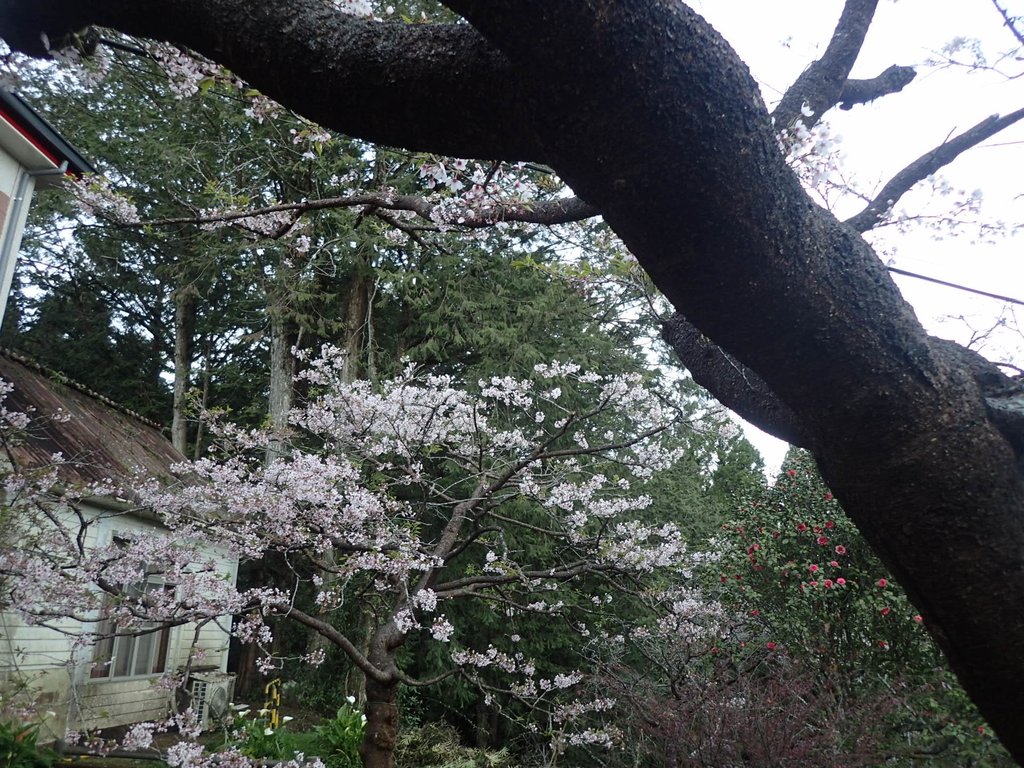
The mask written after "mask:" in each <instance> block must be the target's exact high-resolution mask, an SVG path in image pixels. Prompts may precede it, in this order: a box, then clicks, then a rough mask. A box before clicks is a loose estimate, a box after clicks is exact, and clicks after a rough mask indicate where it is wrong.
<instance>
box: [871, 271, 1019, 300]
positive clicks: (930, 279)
mask: <svg viewBox="0 0 1024 768" xmlns="http://www.w3.org/2000/svg"><path fill="white" fill-rule="evenodd" d="M886 269H888V270H889V271H890V272H894V273H896V274H897V275H905V276H906V277H913V278H916V279H918V280H926V281H928V282H929V283H936V284H937V285H944V286H946V287H947V288H954V289H956V290H958V291H966V292H967V293H976V294H977V295H979V296H987V297H988V298H990V299H997V300H998V301H1005V302H1006V303H1008V304H1019V305H1021V306H1024V300H1021V299H1015V298H1013V297H1011V296H1002V295H1000V294H998V293H989V292H988V291H980V290H978V289H977V288H968V287H967V286H966V285H958V284H957V283H950V282H947V281H945V280H939V279H938V278H937V277H928V275H919V274H917V273H916V272H908V271H907V270H905V269H897V268H896V267H886Z"/></svg>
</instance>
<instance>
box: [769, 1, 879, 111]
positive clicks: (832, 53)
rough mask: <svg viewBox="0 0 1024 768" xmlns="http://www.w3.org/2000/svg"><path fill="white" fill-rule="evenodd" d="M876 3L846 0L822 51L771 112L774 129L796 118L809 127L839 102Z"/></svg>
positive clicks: (869, 24)
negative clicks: (805, 110) (806, 111)
mask: <svg viewBox="0 0 1024 768" xmlns="http://www.w3.org/2000/svg"><path fill="white" fill-rule="evenodd" d="M877 6H878V0H847V1H846V5H845V6H844V7H843V13H842V15H840V17H839V21H838V23H837V24H836V28H835V31H834V32H833V33H832V40H831V41H829V44H828V48H826V49H825V53H824V54H823V55H822V57H821V58H820V59H818V60H817V61H815V62H814V63H812V64H811V65H810V66H809V67H807V69H805V70H804V71H803V73H802V74H801V75H800V77H798V78H797V79H796V82H795V83H793V85H791V86H790V87H789V89H788V90H787V91H786V93H785V95H784V96H783V97H782V101H780V102H779V104H778V106H777V107H776V108H775V111H774V112H773V113H772V117H773V118H774V119H775V126H776V127H777V128H780V129H781V128H787V127H789V126H791V125H793V123H795V122H796V121H797V120H803V122H804V125H807V126H808V127H810V125H811V124H813V123H814V122H816V121H817V120H818V119H819V118H820V116H821V115H822V114H824V113H825V112H826V111H828V110H829V109H831V108H832V107H834V106H835V105H836V104H837V103H838V102H839V100H840V94H841V93H842V92H843V87H844V85H845V84H846V80H847V78H848V77H849V76H850V70H851V69H853V65H854V62H856V61H857V56H858V55H859V54H860V49H861V47H862V46H863V45H864V38H865V36H866V35H867V33H868V28H869V27H870V26H871V20H872V19H873V18H874V16H875V9H876V8H877ZM805 104H806V105H807V106H808V107H809V108H810V110H811V111H812V112H813V114H812V115H811V116H810V117H809V118H808V117H805V116H804V115H803V114H802V113H801V110H802V109H803V107H804V105H805Z"/></svg>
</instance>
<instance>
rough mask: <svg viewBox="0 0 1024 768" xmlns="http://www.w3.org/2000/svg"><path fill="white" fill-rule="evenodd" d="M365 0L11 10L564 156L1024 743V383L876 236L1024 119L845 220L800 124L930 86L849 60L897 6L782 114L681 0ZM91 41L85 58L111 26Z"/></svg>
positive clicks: (670, 334)
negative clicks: (950, 332)
mask: <svg viewBox="0 0 1024 768" xmlns="http://www.w3.org/2000/svg"><path fill="white" fill-rule="evenodd" d="M341 5H342V6H343V7H341V8H338V7H335V6H332V5H330V4H325V3H323V2H320V1H319V0H290V2H285V3H277V2H275V3H257V4H254V3H251V2H244V3H243V2H242V0H208V1H207V2H203V3H192V2H183V1H182V0H164V2H161V3H160V4H159V5H158V6H153V5H151V4H148V5H146V6H141V5H139V4H131V3H125V2H122V1H121V0H102V1H101V2H94V3H89V4H88V5H84V4H81V3H76V2H71V0H60V1H58V2H51V3H47V4H45V6H42V5H40V4H38V3H36V2H30V1H29V0H4V2H2V3H0V12H2V15H3V17H4V18H5V20H6V23H5V26H4V30H3V34H4V37H5V39H6V40H7V42H8V43H9V44H10V45H11V46H12V48H14V49H16V50H18V51H22V52H25V53H28V54H31V55H35V56H43V55H46V54H47V51H48V50H50V49H57V48H60V47H61V46H62V45H64V44H65V43H67V42H69V41H71V39H70V38H69V37H68V36H69V35H71V34H72V33H75V32H77V31H79V30H82V29H83V28H85V27H87V26H88V25H90V24H100V25H108V26H113V27H117V28H119V29H121V30H123V31H127V32H130V33H133V34H138V35H142V36H148V37H152V38H156V39H160V40H166V41H172V42H174V43H175V44H177V45H179V46H184V47H187V48H190V49H192V50H195V51H198V52H199V53H201V54H203V55H205V56H208V57H209V58H211V59H213V60H216V61H218V62H220V63H222V64H224V65H226V66H228V67H230V68H231V70H232V71H233V72H235V73H236V74H237V75H238V76H240V77H242V78H245V79H246V80H247V81H249V82H250V83H252V84H253V85H254V86H256V87H258V88H259V89H260V90H261V91H262V92H264V93H265V94H266V95H268V96H269V97H271V98H274V99H276V100H278V101H280V102H281V103H283V104H286V105H288V106H290V107H292V108H294V109H295V110H296V111H298V112H300V113H302V114H304V115H306V116H307V117H309V118H310V119H312V120H315V121H317V122H318V123H321V124H323V125H326V126H329V127H331V128H334V129H337V130H340V131H343V132H345V133H348V134H350V135H353V136H357V137H361V138H364V139H367V140H370V141H376V142H381V143H384V144H389V145H397V146H403V147H408V148H413V149H417V150H424V151H432V152H437V153H443V154H447V155H451V156H455V157H468V158H488V159H494V158H498V159H503V160H529V161H533V162H541V163H545V164H546V165H548V166H550V167H551V168H553V169H555V171H557V173H558V174H559V175H560V176H561V177H562V178H563V179H564V180H565V181H566V182H567V183H568V184H569V185H571V187H572V189H573V190H574V191H575V192H576V193H577V194H578V195H579V197H580V199H581V200H582V201H584V202H585V204H586V206H587V210H589V211H592V212H597V213H600V214H601V215H602V216H603V217H604V219H605V220H606V221H607V222H608V223H609V224H610V225H611V227H612V228H613V229H614V230H615V232H616V233H617V234H618V235H619V236H620V237H621V238H622V241H623V242H624V243H625V244H626V246H627V247H628V248H629V249H630V251H631V252H632V253H633V254H634V255H635V257H636V258H637V259H638V261H639V262H640V264H641V265H642V267H643V268H644V269H645V270H646V271H647V273H648V274H649V275H650V277H651V279H652V280H653V281H654V283H655V284H656V285H657V286H658V288H659V289H660V290H661V291H662V292H663V293H664V295H665V296H666V297H667V299H668V300H669V301H670V302H671V303H672V305H673V306H674V307H675V309H676V310H677V311H678V313H677V314H676V315H674V316H673V318H672V319H671V320H670V321H668V322H667V323H666V325H665V332H666V337H667V338H668V339H669V340H670V342H671V343H672V345H673V347H674V348H675V349H676V350H677V351H678V352H679V354H680V357H681V359H683V361H684V362H685V363H686V365H687V366H688V367H689V368H690V370H691V371H692V373H693V374H694V376H695V378H697V379H698V380H699V381H701V382H702V383H704V384H705V385H706V386H707V387H708V388H709V389H710V390H711V391H712V392H713V393H714V394H716V395H717V396H718V397H719V398H720V399H721V400H722V401H723V402H724V403H726V404H728V405H730V406H731V407H732V408H734V409H735V410H737V411H738V412H740V413H741V414H743V415H744V416H745V417H746V418H748V419H750V420H751V421H753V422H754V423H756V424H758V425H760V426H762V427H764V428H766V429H767V430H768V431H770V432H772V433H774V434H776V435H778V436H780V437H783V438H785V439H787V440H789V441H791V442H793V443H796V444H798V445H802V446H804V447H807V448H809V449H810V450H811V451H812V452H813V453H814V455H815V457H816V459H817V460H818V463H819V465H820V467H821V470H822V473H823V475H824V477H825V479H826V481H827V482H828V484H829V486H830V487H831V488H833V490H834V491H835V493H836V496H837V498H839V499H840V501H841V502H842V503H843V506H844V508H845V509H846V510H847V511H848V512H849V514H850V515H851V517H852V518H853V519H854V521H855V522H856V523H857V525H858V526H859V528H860V530H861V531H862V532H863V534H864V536H865V537H866V539H867V540H868V542H869V543H870V544H871V545H872V547H874V548H875V550H876V551H877V552H878V553H879V555H880V556H881V558H882V560H883V561H884V562H885V564H886V565H887V566H888V567H889V568H890V569H891V570H892V572H893V573H894V575H895V576H896V577H897V578H898V579H899V580H900V582H901V583H902V584H903V586H904V587H905V588H906V590H907V593H908V595H909V596H910V598H911V600H912V601H913V602H914V603H915V605H916V606H917V608H918V609H919V610H920V611H921V613H922V615H923V616H925V618H926V621H927V625H928V627H929V628H930V630H931V631H932V633H933V634H934V636H935V637H936V639H937V640H938V642H939V644H940V645H941V647H942V648H943V650H944V652H945V653H946V655H947V657H948V658H949V660H950V662H951V664H952V666H953V668H954V670H955V671H956V673H957V675H958V676H959V677H960V679H961V680H962V681H963V683H964V685H965V687H966V689H967V690H968V692H969V693H970V695H971V696H972V698H973V699H974V700H975V701H976V702H977V704H978V706H979V708H980V709H981V711H982V712H983V714H984V715H985V716H986V717H987V718H988V720H989V721H990V722H991V723H992V725H993V726H994V728H995V730H996V731H997V733H998V734H999V736H1000V738H1001V739H1002V740H1003V741H1004V743H1005V744H1006V745H1007V747H1008V748H1009V749H1010V751H1011V752H1012V753H1013V754H1014V755H1015V757H1016V758H1017V759H1018V760H1024V732H1022V731H1021V729H1020V728H1019V727H1018V724H1019V722H1020V721H1021V718H1022V716H1024V659H1022V658H1021V656H1020V654H1019V653H1018V652H1017V651H1018V649H1019V648H1020V647H1021V645H1022V644H1024V620H1022V619H1020V618H1017V617H1019V616H1022V615H1024V611H1022V610H1021V608H1024V606H1022V605H1021V604H1020V603H1021V601H1022V600H1024V597H1020V596H1021V595H1024V569H1022V568H1021V566H1020V552H1021V551H1022V550H1024V526H1022V525H1021V522H1020V521H1021V516H1020V510H1021V507H1022V499H1024V482H1022V476H1021V471H1020V453H1021V451H1022V449H1024V437H1022V434H1024V431H1022V430H1024V427H1022V425H1021V418H1020V402H1019V397H1020V387H1019V382H1018V381H1017V380H1015V379H1013V378H1010V377H1008V376H1006V375H1005V374H1004V373H1003V372H1002V371H1001V370H1000V369H999V368H998V367H996V366H994V365H992V364H990V363H989V362H987V361H986V360H984V359H982V358H980V357H979V356H977V355H975V354H973V353H971V352H968V351H965V350H963V349H962V348H959V347H957V346H956V345H953V344H950V343H948V342H943V341H940V340H938V339H935V338H933V337H930V336H929V335H928V334H927V333H926V332H925V331H924V330H923V329H922V327H921V325H920V323H919V322H918V320H917V318H916V317H915V316H914V314H913V312H912V311H911V309H910V307H909V306H908V305H907V304H906V303H905V302H904V301H903V299H902V297H901V296H900V294H899V292H898V290H897V289H896V287H895V286H894V284H893V283H892V280H891V279H890V277H889V276H888V274H887V272H886V270H885V268H884V266H883V265H882V263H881V261H880V260H879V259H878V257H877V255H876V254H875V253H874V252H873V250H872V249H871V247H870V246H869V245H868V244H867V242H866V241H865V240H864V238H863V237H862V236H861V233H862V232H864V231H865V229H866V228H868V227H870V226H871V224H872V222H873V221H877V216H878V215H879V214H880V213H882V212H884V211H885V210H887V209H888V208H889V207H890V205H891V201H892V202H895V201H896V200H898V199H899V197H900V196H901V195H902V194H904V193H905V192H906V191H907V190H909V189H910V188H911V187H912V186H914V184H915V183H917V182H919V181H921V180H923V179H924V178H926V177H927V176H928V175H929V174H930V173H932V172H934V169H935V167H936V166H941V165H943V164H945V163H948V162H950V161H951V160H952V159H954V158H955V157H956V156H957V155H959V154H960V153H962V152H963V151H964V150H966V149H969V148H970V147H971V146H974V145H976V144H977V143H978V142H979V141H982V140H983V139H984V138H985V137H987V136H991V135H993V133H995V132H996V131H999V130H1001V129H1004V128H1005V127H1007V126H1009V125H1011V124H1012V123H1014V122H1015V121H1017V120H1019V119H1020V118H1021V117H1022V116H1024V112H1021V111H1019V110H1018V111H1015V112H1012V113H1010V114H1007V115H1004V116H1001V117H993V118H991V119H989V120H986V121H983V122H982V123H980V124H979V125H977V126H975V127H974V128H972V129H969V130H968V131H965V132H963V133H960V134H959V135H956V136H953V137H952V138H950V139H949V140H948V141H946V142H945V143H943V144H942V145H941V146H938V147H923V148H922V150H923V154H922V155H921V159H920V160H919V161H918V162H917V163H914V164H911V165H908V166H907V168H906V169H904V171H903V172H901V173H898V174H896V175H895V176H894V177H893V178H892V181H891V182H890V183H889V184H887V185H885V186H884V187H883V190H882V193H881V194H879V195H878V196H877V198H876V199H873V200H870V201H869V202H868V204H867V205H866V206H865V210H864V212H863V215H859V216H855V217H853V219H851V220H850V221H847V222H842V221H839V220H838V219H837V218H836V217H835V216H834V215H833V214H831V213H829V212H828V211H826V210H824V209H822V208H821V207H819V206H818V205H816V204H815V203H814V202H813V201H812V199H811V198H810V197H809V196H808V194H807V192H806V191H805V190H804V188H803V187H802V186H801V184H800V181H799V179H798V177H797V175H796V174H795V173H794V172H793V170H792V169H791V168H790V167H789V166H788V165H787V164H786V158H785V156H784V153H783V152H782V151H780V147H779V142H778V131H779V129H791V128H792V127H793V126H794V125H795V122H796V121H797V120H798V119H800V117H801V113H803V114H804V115H805V116H808V113H809V115H810V116H820V115H822V114H824V113H825V112H826V111H827V110H829V109H831V108H833V107H836V106H838V105H840V104H842V106H844V107H851V106H856V105H858V104H862V103H865V102H867V101H870V100H872V99H875V98H879V97H882V96H887V95H889V94H893V93H895V92H897V91H898V90H900V89H901V88H903V87H905V86H906V85H907V82H908V80H909V79H910V77H911V73H910V72H909V71H906V70H904V69H900V68H895V69H893V70H887V71H886V72H884V73H882V74H881V75H879V76H878V77H876V78H873V79H870V80H852V79H851V78H850V72H851V69H852V67H853V64H854V62H855V61H856V59H857V55H858V52H859V50H860V48H861V45H862V44H863V41H864V39H865V36H866V35H867V33H868V30H869V28H870V26H871V22H872V19H873V16H874V13H875V10H876V7H877V5H878V3H877V0H848V1H847V2H846V3H845V7H844V10H843V13H842V16H841V18H840V20H839V23H838V25H837V27H836V31H835V34H834V36H833V38H832V41H831V43H830V45H829V46H828V48H827V49H826V51H825V52H824V54H823V55H822V57H821V58H820V59H819V60H818V61H816V62H814V63H813V64H812V65H811V66H809V67H808V68H807V70H806V71H805V73H804V74H803V75H802V76H801V77H800V78H799V79H798V80H797V81H796V82H795V83H794V84H793V86H792V87H791V88H790V89H789V91H788V92H787V93H786V94H785V95H784V97H783V99H782V101H781V102H780V104H779V105H778V107H777V108H776V109H775V112H774V114H773V115H772V114H769V112H768V110H767V109H766V107H765V104H764V102H763V100H762V97H761V95H760V93H759V90H758V88H757V85H756V83H755V82H754V80H753V78H752V77H751V76H750V74H749V72H748V70H747V68H746V66H745V65H744V64H743V62H742V61H741V60H740V59H739V57H738V56H737V55H736V54H735V52H734V51H733V50H732V49H731V48H730V46H729V45H728V44H727V43H726V42H725V41H724V40H723V39H722V38H721V36H720V35H719V34H718V33H717V32H716V31H715V30H714V29H713V28H712V27H711V26H710V25H708V24H707V23H706V22H705V21H704V20H703V19H702V18H701V16H700V15H699V13H697V12H696V11H695V10H694V9H692V8H690V7H689V6H687V5H685V4H683V3H681V2H678V0H645V1H644V2H625V1H624V0H609V1H608V2H601V3H589V2H575V1H573V0H565V2H559V3H550V2H540V1H539V0H487V2H481V1H480V0H449V1H448V2H445V3H444V6H445V8H446V9H448V11H450V12H452V13H454V14H458V15H459V16H460V17H461V19H462V21H463V23H436V24H432V23H422V24H421V23H408V22H407V21H406V20H400V19H392V20H389V21H385V22H381V21H378V20H376V19H368V18H362V17H358V16H355V15H352V14H351V13H349V11H352V10H357V11H362V12H372V11H374V10H375V9H374V8H373V7H371V6H370V5H369V4H365V7H363V4H359V7H356V8H352V7H349V6H352V5H354V4H351V3H342V4H341ZM996 8H998V9H1002V8H1003V6H999V5H996ZM157 9H159V11H160V12H156V10H157ZM993 12H994V11H993ZM1004 17H1005V18H1006V22H1007V23H1008V24H1010V25H1011V27H1012V26H1013V24H1014V23H1015V22H1014V21H1013V17H1012V15H1011V14H1009V13H1004ZM410 21H411V20H410ZM78 41H79V43H80V46H79V47H80V49H81V50H84V51H85V52H86V53H88V52H89V51H90V50H92V48H93V45H94V43H95V39H93V43H90V42H89V41H90V38H89V37H88V36H84V37H79V38H78ZM804 105H806V107H807V111H806V112H804ZM773 119H774V120H773ZM955 121H956V117H955V115H954V116H951V122H955ZM994 574H995V575H996V577H997V578H998V580H999V583H1000V585H1001V587H1000V589H992V588H991V585H992V583H993V575H994Z"/></svg>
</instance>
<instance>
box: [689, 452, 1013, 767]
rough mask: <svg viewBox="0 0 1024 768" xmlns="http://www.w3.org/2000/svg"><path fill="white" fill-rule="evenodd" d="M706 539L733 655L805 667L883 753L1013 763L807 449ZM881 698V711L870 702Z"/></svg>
mask: <svg viewBox="0 0 1024 768" xmlns="http://www.w3.org/2000/svg"><path fill="white" fill-rule="evenodd" d="M717 544H718V547H719V548H720V549H721V551H722V559H721V561H720V562H718V563H716V564H715V565H714V567H713V568H711V569H709V571H708V572H709V574H713V575H711V578H710V580H711V581H712V582H715V581H717V583H718V585H719V589H720V593H721V599H722V600H723V602H724V603H725V604H726V605H727V606H728V607H729V608H730V609H731V610H732V611H734V612H735V614H736V615H737V617H739V616H742V619H743V625H744V627H745V630H744V632H743V633H741V635H740V636H739V637H738V638H737V639H738V644H739V646H740V649H741V650H743V651H744V652H747V653H753V652H758V653H760V654H761V655H762V657H763V658H764V659H765V660H767V661H768V662H770V663H771V664H782V665H783V666H784V667H787V668H788V669H790V672H789V673H788V674H794V673H795V674H799V675H803V676H804V679H805V680H806V679H807V678H806V675H807V674H808V673H812V674H811V678H810V679H811V680H812V688H813V690H814V695H815V696H819V697H820V696H821V695H822V694H823V692H826V691H832V692H833V693H832V694H831V695H832V696H833V697H836V699H835V700H836V701H837V702H842V704H843V707H845V708H846V711H847V712H858V711H860V712H862V713H865V712H871V713H872V714H870V715H863V717H862V719H863V720H865V721H867V722H871V723H872V724H873V728H874V729H875V730H876V733H875V735H874V736H873V738H878V739H881V741H880V742H879V743H880V745H882V746H885V745H888V746H887V748H888V749H889V750H890V751H891V752H892V753H894V754H897V755H899V754H904V753H906V754H911V753H915V752H917V753H921V752H922V751H928V753H929V754H942V755H943V756H944V758H950V759H953V760H954V763H955V764H976V765H980V764H985V765H1010V764H1012V763H1011V762H1010V761H1009V757H1008V756H1007V755H1006V754H1005V752H1004V751H1003V750H1002V748H1001V747H1000V746H999V745H998V743H996V742H995V740H994V739H993V738H991V736H990V735H989V732H988V731H987V730H986V728H985V726H984V723H983V721H982V720H981V718H980V715H979V714H978V713H977V711H976V710H975V709H974V707H973V705H971V704H970V702H969V700H968V699H967V696H966V694H965V693H964V692H963V690H962V689H961V688H960V686H959V685H958V684H957V682H956V680H955V678H954V677H953V675H952V673H951V672H950V671H949V670H948V668H947V667H946V665H945V662H944V660H943V659H942V657H941V655H940V653H939V651H938V649H937V647H936V646H935V644H934V642H933V641H932V640H931V638H930V636H929V635H928V634H927V632H926V631H925V628H924V625H925V622H926V618H925V617H923V616H921V615H920V614H919V613H917V611H916V609H915V608H914V607H913V606H912V605H911V604H910V601H909V600H908V599H907V596H906V594H905V593H904V592H903V590H902V589H901V588H900V587H899V586H898V585H897V584H896V583H895V581H893V579H892V576H891V574H889V572H888V571H887V570H886V569H885V567H884V566H883V565H882V563H881V562H880V561H879V560H878V558H877V557H876V556H875V555H874V554H873V553H872V551H871V550H870V548H869V547H868V546H867V544H866V543H865V542H864V541H863V539H862V538H861V536H860V534H859V533H858V531H857V529H856V527H855V526H854V525H853V523H852V521H850V520H849V519H848V518H847V517H846V515H845V514H844V513H843V511H842V508H841V507H840V506H839V503H838V502H837V501H836V499H834V498H833V496H832V493H831V492H830V491H829V490H828V489H827V488H826V487H825V485H824V484H823V483H822V481H821V479H820V477H819V475H818V473H817V469H816V467H815V466H814V462H813V460H812V459H811V458H810V457H809V456H808V455H806V454H802V453H795V454H791V455H790V456H789V457H788V458H787V461H786V464H785V466H784V468H783V471H782V472H781V474H780V475H779V478H778V479H777V481H776V482H775V484H774V486H772V487H771V488H768V489H766V490H765V491H764V492H763V493H762V494H760V495H759V496H757V497H755V498H751V499H748V500H746V501H745V503H743V505H742V506H741V508H740V510H739V514H738V515H737V517H736V518H735V519H734V520H732V521H730V522H729V523H727V524H725V525H724V526H723V527H722V530H721V533H720V536H719V539H718V542H717ZM733 650H734V651H735V650H737V649H736V648H735V647H734V648H733ZM799 670H803V672H800V671H799ZM805 698H806V697H805ZM881 702H890V706H887V707H882V708H881V709H879V706H880V703H881ZM791 703H794V704H797V703H798V702H796V701H795V700H794V701H792V702H791ZM865 738H867V736H866V735H865V736H864V737H862V738H861V739H859V742H861V743H863V741H864V739H865ZM887 739H888V741H887ZM908 745H909V746H908ZM982 759H984V760H989V761H991V762H984V763H982V762H977V761H978V760H982Z"/></svg>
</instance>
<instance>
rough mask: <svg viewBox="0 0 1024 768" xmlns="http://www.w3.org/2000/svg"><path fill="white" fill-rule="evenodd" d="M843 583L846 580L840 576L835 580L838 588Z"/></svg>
mask: <svg viewBox="0 0 1024 768" xmlns="http://www.w3.org/2000/svg"><path fill="white" fill-rule="evenodd" d="M845 583H846V579H844V578H843V577H842V576H840V577H839V578H838V579H836V584H838V585H839V586H840V587H841V586H843V584H845Z"/></svg>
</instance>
